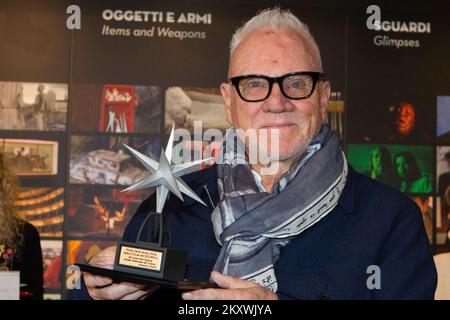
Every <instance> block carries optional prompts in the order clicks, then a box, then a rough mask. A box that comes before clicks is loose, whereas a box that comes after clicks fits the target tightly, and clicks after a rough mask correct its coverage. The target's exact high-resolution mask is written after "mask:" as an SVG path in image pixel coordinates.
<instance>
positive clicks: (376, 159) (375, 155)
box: [372, 148, 381, 170]
mask: <svg viewBox="0 0 450 320" xmlns="http://www.w3.org/2000/svg"><path fill="white" fill-rule="evenodd" d="M372 168H373V169H374V170H381V151H380V148H376V149H374V150H373V151H372Z"/></svg>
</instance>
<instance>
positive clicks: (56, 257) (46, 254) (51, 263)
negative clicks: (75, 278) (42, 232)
mask: <svg viewBox="0 0 450 320" xmlns="http://www.w3.org/2000/svg"><path fill="white" fill-rule="evenodd" d="M41 248H42V259H43V263H44V288H45V289H55V290H58V289H61V267H62V266H61V263H62V259H61V257H62V248H63V243H62V241H58V240H41Z"/></svg>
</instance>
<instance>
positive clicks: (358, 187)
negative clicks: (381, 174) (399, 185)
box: [339, 166, 418, 219]
mask: <svg viewBox="0 0 450 320" xmlns="http://www.w3.org/2000/svg"><path fill="white" fill-rule="evenodd" d="M339 205H340V206H341V207H343V208H344V209H345V210H347V211H351V212H358V213H361V214H364V213H365V212H367V208H368V207H372V209H373V208H374V207H376V208H379V209H382V208H386V207H389V209H388V210H380V211H379V212H378V214H379V215H380V217H381V216H386V218H389V216H390V219H392V218H395V217H394V216H395V215H396V214H397V215H398V214H402V213H404V212H405V211H408V210H410V209H413V208H417V209H418V207H417V205H416V203H415V202H414V201H413V200H412V199H411V198H409V197H408V196H407V195H406V194H404V193H402V192H400V191H399V190H397V189H394V188H393V187H391V186H388V185H386V184H384V183H383V182H380V181H378V180H375V179H372V178H370V177H368V176H366V175H364V174H362V173H359V172H357V171H355V170H354V169H353V168H352V167H351V166H349V174H348V179H347V183H346V185H345V187H344V191H343V193H342V198H341V200H340V202H339ZM371 211H372V210H371Z"/></svg>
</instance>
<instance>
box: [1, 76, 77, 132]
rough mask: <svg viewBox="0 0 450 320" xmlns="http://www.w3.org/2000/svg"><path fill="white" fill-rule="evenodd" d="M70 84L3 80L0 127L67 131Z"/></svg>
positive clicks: (2, 128) (3, 128)
mask: <svg viewBox="0 0 450 320" xmlns="http://www.w3.org/2000/svg"><path fill="white" fill-rule="evenodd" d="M67 87H68V86H67V84H63V83H39V82H0V130H36V131H64V130H66V126H67V96H68V89H67Z"/></svg>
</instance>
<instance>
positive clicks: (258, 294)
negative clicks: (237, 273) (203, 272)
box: [182, 271, 278, 300]
mask: <svg viewBox="0 0 450 320" xmlns="http://www.w3.org/2000/svg"><path fill="white" fill-rule="evenodd" d="M211 280H212V281H213V282H215V283H216V284H217V285H218V286H219V287H221V288H222V289H201V290H195V291H190V292H185V293H183V294H182V297H183V299H184V300H278V297H277V295H276V294H275V293H273V292H272V291H270V290H269V289H266V288H264V287H262V286H260V285H259V284H257V283H256V282H253V281H247V280H242V279H240V278H237V277H232V276H227V275H224V274H222V273H220V272H217V271H213V272H211Z"/></svg>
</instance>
